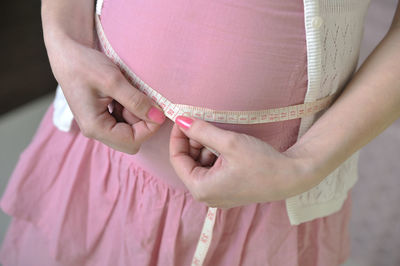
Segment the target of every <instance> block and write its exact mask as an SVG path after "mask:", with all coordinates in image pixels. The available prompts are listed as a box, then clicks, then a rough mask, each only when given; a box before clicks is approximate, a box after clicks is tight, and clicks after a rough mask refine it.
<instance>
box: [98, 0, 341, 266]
mask: <svg viewBox="0 0 400 266" xmlns="http://www.w3.org/2000/svg"><path fill="white" fill-rule="evenodd" d="M98 6H99V7H98V9H101V4H99V5H98ZM99 14H100V12H99V10H97V13H95V24H96V31H97V35H98V38H99V41H100V44H101V49H102V51H103V52H104V53H105V54H106V55H107V56H108V57H109V58H110V59H111V60H112V61H113V62H114V63H115V64H116V65H118V67H119V68H120V69H121V72H122V73H123V74H124V76H125V77H126V78H127V79H128V80H129V81H130V82H131V84H132V85H133V86H135V87H136V88H137V89H139V90H140V91H142V92H143V93H144V94H146V95H148V96H149V97H151V98H152V99H153V100H154V101H155V102H156V103H157V104H158V105H160V106H161V108H162V109H163V111H164V114H165V116H166V117H168V118H169V119H171V120H172V121H173V122H175V119H176V117H177V116H179V115H185V116H191V117H195V118H199V119H203V120H206V121H211V122H219V123H228V124H261V123H271V122H278V121H284V120H290V119H295V118H301V117H304V116H307V115H311V114H313V113H316V112H318V111H321V110H322V109H325V108H327V107H328V106H330V104H331V103H332V102H333V101H334V100H335V99H336V97H337V96H338V95H339V92H335V93H333V94H331V95H328V96H326V97H324V98H321V99H319V100H317V101H314V102H306V103H303V104H297V105H291V106H286V107H281V108H273V109H264V110H256V111H226V110H222V111H221V110H214V109H209V108H203V107H198V106H192V105H185V104H174V103H172V102H170V101H169V100H168V99H167V98H165V97H164V96H162V95H161V94H160V93H158V92H157V91H156V90H154V89H153V88H151V87H150V86H149V85H147V84H146V83H144V82H143V81H142V80H141V79H140V78H139V77H137V76H136V74H135V73H133V72H132V71H131V70H130V69H129V67H128V66H127V65H126V64H125V63H124V62H123V61H122V60H121V58H119V56H118V55H117V53H116V52H115V51H114V49H113V48H112V47H111V45H110V43H109V42H108V40H107V38H106V35H105V33H104V31H103V27H102V26H101V22H100V15H99ZM206 148H207V149H209V150H210V151H211V152H213V153H214V154H215V155H216V156H219V152H217V151H215V150H213V149H211V148H210V147H207V146H206ZM216 214H217V208H213V207H209V208H208V211H207V215H206V218H205V221H204V224H203V229H202V231H201V234H200V239H199V241H198V243H197V247H196V251H195V254H194V256H193V260H192V264H191V265H192V266H200V265H203V262H204V259H205V257H206V254H207V251H208V248H209V246H210V243H211V239H212V232H213V228H214V224H215V217H216Z"/></svg>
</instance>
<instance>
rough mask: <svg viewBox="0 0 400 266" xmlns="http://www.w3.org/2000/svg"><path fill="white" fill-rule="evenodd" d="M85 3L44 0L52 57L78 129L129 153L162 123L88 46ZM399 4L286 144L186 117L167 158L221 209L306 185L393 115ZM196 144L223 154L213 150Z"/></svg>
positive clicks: (198, 194)
mask: <svg viewBox="0 0 400 266" xmlns="http://www.w3.org/2000/svg"><path fill="white" fill-rule="evenodd" d="M93 6H94V3H93V0H86V1H82V0H68V1H65V0H43V1H42V22H43V33H44V40H45V45H46V48H47V51H48V55H49V60H50V64H51V67H52V70H53V74H54V76H55V77H56V79H57V81H58V82H59V84H60V85H61V87H62V89H63V92H64V95H65V97H66V99H67V101H68V104H69V105H70V108H71V110H72V112H73V114H74V117H75V119H76V121H77V123H78V125H79V127H80V129H81V130H82V133H83V134H84V135H85V136H87V137H89V138H94V139H97V140H99V141H101V142H103V143H104V144H106V145H108V146H110V147H112V148H114V149H116V150H119V151H122V152H126V153H129V154H134V153H137V152H138V151H139V148H140V145H141V144H142V143H143V142H144V141H146V140H147V139H148V138H150V137H151V136H152V135H153V134H154V133H155V132H156V131H157V130H158V129H159V127H160V125H159V124H156V123H153V122H151V121H150V120H149V119H148V118H147V117H146V112H147V111H148V110H149V108H150V106H152V105H155V103H154V102H152V100H151V99H150V98H148V97H147V96H146V95H144V94H142V93H141V92H140V91H139V90H137V89H136V88H134V87H133V86H132V85H130V84H129V83H128V82H127V81H126V79H125V78H124V77H123V75H122V74H121V72H120V71H119V69H118V68H117V67H116V66H115V65H114V64H113V63H112V62H111V61H110V60H109V59H108V58H107V57H106V56H105V55H103V54H102V53H100V52H98V51H97V50H95V49H94V40H95V39H94V38H95V36H94V34H93V33H94V31H93V29H94V28H93V27H94V24H93V23H94V20H93V19H94V18H93V12H94V9H93ZM399 9H400V8H399V6H398V8H397V11H396V14H395V16H394V19H393V22H392V25H391V28H390V30H389V31H388V33H387V34H386V36H385V38H384V39H383V40H382V41H381V43H380V44H379V45H378V46H377V47H376V48H375V50H374V51H373V52H372V53H371V55H370V56H369V57H368V58H367V60H366V61H365V62H364V63H363V65H362V66H361V68H360V69H359V70H358V71H357V73H356V74H355V75H354V76H353V78H352V80H351V82H349V83H348V85H347V86H346V88H345V89H344V91H343V93H342V94H341V95H340V96H339V98H338V99H337V100H336V101H335V103H334V104H333V105H332V106H331V107H330V108H329V109H328V110H327V111H326V112H325V113H324V114H323V115H322V116H321V117H320V119H318V120H317V121H316V122H315V123H314V124H313V125H312V126H311V128H310V129H309V130H308V131H307V132H306V133H305V134H304V135H303V136H302V137H301V139H300V140H299V141H298V142H296V143H295V144H294V145H293V146H292V147H290V148H289V149H288V150H287V151H285V152H282V153H280V152H278V151H276V150H275V149H274V148H273V147H272V146H270V145H269V144H268V143H266V142H263V141H261V140H260V139H257V138H254V137H252V136H249V135H246V134H241V133H236V132H233V131H227V130H223V129H220V128H218V127H215V126H213V125H212V124H210V123H207V122H206V121H202V120H197V119H194V122H193V123H192V125H191V127H190V129H183V128H180V127H179V126H178V125H177V124H175V125H174V126H173V128H172V131H171V135H170V143H169V144H170V147H169V148H170V162H171V165H172V166H173V167H174V169H175V171H176V173H177V175H178V176H179V178H181V179H182V181H183V182H184V183H185V185H186V186H187V188H188V189H189V190H190V192H191V193H192V195H193V197H194V198H195V199H196V200H198V201H201V202H204V203H205V204H207V205H208V206H210V207H219V208H223V209H228V208H232V207H236V206H240V205H246V204H250V203H256V202H270V201H276V200H282V199H286V198H288V197H290V196H293V195H297V194H299V193H302V192H305V191H307V190H309V189H310V188H312V187H314V186H316V185H317V184H319V183H320V182H321V181H322V180H323V179H324V178H325V177H326V176H327V175H328V174H329V173H330V172H331V171H333V170H334V169H335V168H337V167H338V166H339V165H340V164H341V163H342V162H344V161H345V160H346V159H347V158H348V157H350V156H351V155H352V154H353V153H354V152H356V151H357V150H359V149H360V148H361V147H363V146H364V145H366V144H367V143H368V142H370V141H371V140H372V139H373V138H375V137H376V136H378V135H379V134H380V133H381V132H383V131H384V130H385V129H386V128H387V127H388V126H389V125H391V124H392V123H393V122H394V121H395V120H396V119H398V118H399V117H400V90H399V88H400V79H399V78H398V77H400V67H399V65H398V62H400V22H399V21H400V10H399ZM113 101H115V103H116V105H115V106H116V108H115V110H116V111H115V113H113V114H110V113H109V112H108V111H107V106H108V104H110V103H111V102H113ZM355 106H356V107H358V106H361V107H362V108H354V107H355ZM204 146H208V147H211V148H212V149H214V150H216V151H218V152H219V153H220V154H221V155H220V156H219V157H218V158H216V157H215V156H214V155H213V154H212V153H211V152H210V151H209V150H207V149H205V148H204Z"/></svg>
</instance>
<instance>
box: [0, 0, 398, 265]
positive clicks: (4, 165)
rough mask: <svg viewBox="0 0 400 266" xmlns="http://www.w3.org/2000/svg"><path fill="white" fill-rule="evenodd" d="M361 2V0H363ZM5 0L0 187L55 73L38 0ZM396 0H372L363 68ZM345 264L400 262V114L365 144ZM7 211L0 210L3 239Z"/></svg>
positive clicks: (50, 93)
mask: <svg viewBox="0 0 400 266" xmlns="http://www.w3.org/2000/svg"><path fill="white" fill-rule="evenodd" d="M360 1H361V0H360ZM20 2H21V1H7V3H6V9H5V10H7V12H3V15H2V16H0V22H1V23H0V34H1V36H2V41H1V42H0V48H1V51H2V58H3V64H2V65H1V66H0V69H1V71H0V88H1V89H0V96H1V97H0V136H1V138H0V193H1V195H2V194H3V192H4V189H5V187H6V185H7V182H8V178H9V176H10V175H11V172H12V171H13V169H14V167H15V165H16V162H17V160H18V158H19V154H20V153H21V152H22V151H23V150H24V149H25V147H26V146H27V145H28V144H29V142H30V141H31V139H32V137H33V135H34V133H35V131H36V129H37V127H38V125H39V123H40V120H41V118H42V116H43V115H44V113H45V111H46V110H47V108H48V106H49V105H50V104H51V102H52V100H53V98H54V93H55V89H56V86H57V83H56V81H55V79H54V77H53V75H52V72H51V69H50V65H49V62H48V58H47V54H46V50H45V47H44V43H43V33H42V28H41V20H40V1H24V2H23V3H20ZM396 4H397V0H371V5H370V7H369V10H368V15H367V18H366V24H365V31H364V40H363V43H362V47H361V54H360V60H359V66H360V64H362V62H363V61H364V60H365V59H366V57H367V56H368V55H369V54H370V53H371V52H372V50H373V49H374V48H375V47H376V45H377V44H378V43H379V42H380V41H381V39H382V38H383V36H384V35H385V34H386V32H387V30H388V29H389V26H390V23H391V20H392V18H393V15H394V11H395V7H396ZM352 197H353V204H352V209H353V211H352V218H351V222H350V233H351V248H352V254H351V258H350V260H349V261H348V262H347V263H346V266H376V265H379V266H394V265H400V207H399V203H400V120H397V121H396V122H395V123H394V124H392V125H391V126H390V127H389V128H387V129H386V130H385V131H384V132H383V133H382V134H380V135H379V136H378V137H377V138H375V139H374V140H373V141H371V142H370V143H368V144H367V145H366V146H364V147H363V148H362V149H361V152H360V162H359V181H358V183H357V184H356V186H355V187H354V189H353V193H352ZM9 221H10V217H9V216H7V215H6V214H4V213H3V212H2V211H0V243H1V242H2V240H3V238H4V234H5V232H6V229H7V226H8V224H9Z"/></svg>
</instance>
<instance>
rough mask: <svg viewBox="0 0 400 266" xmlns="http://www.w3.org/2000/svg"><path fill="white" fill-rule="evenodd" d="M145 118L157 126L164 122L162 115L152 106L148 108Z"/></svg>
mask: <svg viewBox="0 0 400 266" xmlns="http://www.w3.org/2000/svg"><path fill="white" fill-rule="evenodd" d="M147 117H148V118H150V119H151V120H152V121H154V122H156V123H158V124H162V123H163V122H164V120H165V115H164V113H163V112H162V111H161V110H160V109H158V108H157V107H154V106H152V107H151V108H150V110H149V112H148V113H147Z"/></svg>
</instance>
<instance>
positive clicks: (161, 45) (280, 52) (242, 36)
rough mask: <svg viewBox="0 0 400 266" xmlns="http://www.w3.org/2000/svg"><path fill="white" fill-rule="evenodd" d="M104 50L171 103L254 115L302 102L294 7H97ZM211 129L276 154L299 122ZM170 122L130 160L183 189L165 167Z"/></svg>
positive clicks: (289, 0)
mask: <svg viewBox="0 0 400 266" xmlns="http://www.w3.org/2000/svg"><path fill="white" fill-rule="evenodd" d="M101 21H102V25H103V28H104V31H105V34H106V36H107V37H108V40H109V41H110V44H111V46H113V48H114V50H115V51H116V52H117V54H118V55H119V56H120V58H121V59H122V60H123V61H124V62H125V63H126V64H127V65H128V67H129V68H130V69H131V70H132V71H133V72H134V73H135V74H136V75H137V76H138V77H139V78H141V79H142V80H143V81H144V82H146V83H147V84H148V85H149V86H151V87H152V88H153V89H155V90H157V91H158V92H160V93H161V94H162V95H164V96H165V97H166V98H168V99H169V100H170V101H172V102H173V103H180V104H189V105H195V106H201V107H207V108H212V109H217V110H258V109H268V108H276V107H284V106H289V105H294V104H301V103H303V102H304V96H305V93H306V89H307V54H306V39H305V29H304V17H303V3H302V1H293V0H285V1H282V0H269V1H265V0H253V1H248V0H239V1H238V0H235V1H204V0H201V1H200V0H197V1H184V0H176V1H174V2H173V3H169V4H168V5H166V4H165V2H163V1H157V0H153V1H129V2H126V1H123V0H112V1H107V0H106V1H105V2H104V4H103V9H102V13H101ZM214 124H215V125H217V126H219V127H221V128H225V129H229V130H233V131H237V132H241V133H246V134H249V135H252V136H255V137H258V138H260V139H262V140H264V141H266V142H268V143H269V144H270V145H272V146H273V147H274V148H276V149H277V150H279V151H284V150H286V149H287V148H289V147H290V146H292V145H293V144H294V143H295V142H296V140H297V134H298V129H299V125H300V119H294V120H289V121H282V122H274V123H268V124H258V125H232V124H221V123H214ZM172 125H173V124H172V121H170V120H167V122H166V123H165V124H164V125H163V126H162V128H161V129H160V131H159V132H157V134H156V135H154V136H153V137H152V138H151V139H150V140H148V141H147V142H146V143H145V144H143V145H142V147H141V150H140V151H139V153H138V154H136V155H134V156H133V157H132V159H133V160H135V161H136V162H139V163H140V164H141V165H142V166H144V168H145V169H146V170H147V171H149V172H150V173H152V174H154V175H155V176H158V177H160V178H163V179H164V181H166V182H168V183H169V184H170V185H173V186H174V187H179V188H181V189H184V190H186V188H185V187H184V186H183V183H182V182H181V181H180V180H179V179H177V177H176V174H175V172H174V170H173V169H172V167H171V165H170V163H169V157H168V143H169V132H170V131H171V127H172Z"/></svg>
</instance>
